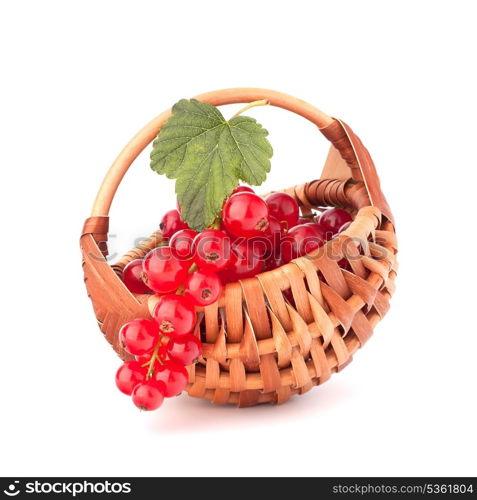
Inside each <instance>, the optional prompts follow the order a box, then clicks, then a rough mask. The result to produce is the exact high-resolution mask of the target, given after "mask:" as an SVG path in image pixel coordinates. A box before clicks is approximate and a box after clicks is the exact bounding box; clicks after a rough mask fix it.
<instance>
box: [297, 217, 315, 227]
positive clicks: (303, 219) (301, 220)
mask: <svg viewBox="0 0 477 500" xmlns="http://www.w3.org/2000/svg"><path fill="white" fill-rule="evenodd" d="M310 222H313V220H312V219H309V218H308V217H298V221H297V223H296V224H295V226H301V225H302V224H309V223H310Z"/></svg>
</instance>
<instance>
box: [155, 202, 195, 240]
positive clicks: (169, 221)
mask: <svg viewBox="0 0 477 500" xmlns="http://www.w3.org/2000/svg"><path fill="white" fill-rule="evenodd" d="M188 227H189V226H188V225H187V224H186V223H185V222H184V221H183V220H182V219H181V214H180V213H179V211H178V210H175V209H174V210H169V212H166V213H165V214H164V217H162V220H161V223H160V224H159V229H160V230H161V233H162V236H164V238H170V237H171V236H172V235H173V234H174V233H176V232H177V231H179V230H181V229H187V228H188Z"/></svg>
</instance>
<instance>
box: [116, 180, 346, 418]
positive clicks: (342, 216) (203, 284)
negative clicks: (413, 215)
mask: <svg viewBox="0 0 477 500" xmlns="http://www.w3.org/2000/svg"><path fill="white" fill-rule="evenodd" d="M351 220H352V218H351V216H350V214H349V213H348V212H346V211H344V210H341V209H338V208H332V209H329V210H326V211H325V212H323V213H322V214H321V215H320V216H319V217H315V216H314V215H313V214H311V215H309V216H306V217H305V216H300V211H299V207H298V203H297V202H296V200H295V199H294V198H293V197H292V196H290V195H288V194H285V193H273V194H271V195H269V196H268V197H267V198H266V199H263V198H261V197H260V196H258V195H256V194H255V192H254V191H253V190H252V189H251V188H249V187H246V186H240V187H238V188H237V189H235V191H234V192H233V193H232V195H231V196H230V197H229V198H228V199H227V200H226V201H225V203H224V205H223V209H222V213H221V218H220V221H218V222H217V224H216V225H215V228H208V229H205V230H204V231H201V232H199V233H197V232H196V231H193V230H192V229H190V228H189V227H188V225H187V224H186V223H185V222H184V221H183V220H182V219H181V214H180V206H178V207H177V210H171V211H169V212H167V213H166V214H165V215H164V217H163V218H162V221H161V224H160V230H161V232H162V235H163V237H164V241H166V242H167V243H168V244H167V246H159V247H157V248H154V249H153V250H151V251H150V252H149V253H148V254H147V255H146V256H145V257H144V259H137V260H134V261H132V262H130V263H129V264H128V265H127V266H126V267H125V268H124V271H123V282H124V284H125V285H126V286H127V287H128V289H129V290H130V291H131V292H133V293H139V294H143V293H155V294H157V295H159V296H160V300H159V302H158V303H157V305H156V307H155V308H154V310H153V313H152V317H153V319H152V320H148V319H135V320H133V321H130V322H129V323H126V324H125V325H124V326H123V327H122V328H121V331H120V340H121V342H122V343H123V345H124V348H125V349H126V351H127V352H129V353H130V354H132V355H134V356H135V357H136V360H135V361H127V362H126V363H124V364H123V365H122V366H121V368H120V369H119V370H118V372H117V375H116V383H117V386H118V388H119V389H120V390H121V391H122V392H123V393H125V394H128V395H131V396H132V399H133V402H134V403H135V404H136V406H138V407H139V408H141V409H145V410H153V409H156V408H158V407H159V406H160V405H161V404H162V401H163V398H164V397H172V396H175V395H177V394H179V393H180V392H181V391H183V390H184V389H185V387H186V384H187V371H186V369H185V368H184V367H185V366H186V365H189V364H191V363H193V362H194V361H195V360H196V359H197V358H198V356H199V355H200V354H201V343H200V341H199V340H198V338H197V337H195V336H194V335H192V332H193V330H194V327H195V325H196V311H195V307H196V306H207V305H210V304H212V303H214V302H215V301H216V300H218V298H219V296H220V294H221V292H222V287H223V284H225V283H229V282H234V281H238V280H241V279H245V278H250V277H252V276H255V275H256V274H258V273H260V272H262V271H264V270H271V269H275V268H276V267H279V266H281V265H283V264H286V263H288V262H290V261H291V260H292V259H295V258H297V257H300V256H303V255H305V254H308V253H310V252H312V251H314V250H316V249H317V248H319V247H321V246H322V245H323V244H324V243H325V242H326V241H327V240H329V239H331V238H332V237H333V236H334V235H335V234H337V233H339V232H340V231H341V230H343V229H345V228H346V227H347V225H349V224H350V223H351ZM219 228H220V229H219ZM340 265H342V266H345V265H347V262H346V261H343V262H340Z"/></svg>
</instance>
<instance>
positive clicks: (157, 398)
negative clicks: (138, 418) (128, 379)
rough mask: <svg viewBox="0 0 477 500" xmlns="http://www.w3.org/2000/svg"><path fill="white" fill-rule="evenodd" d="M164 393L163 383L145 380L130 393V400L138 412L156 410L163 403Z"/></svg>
mask: <svg viewBox="0 0 477 500" xmlns="http://www.w3.org/2000/svg"><path fill="white" fill-rule="evenodd" d="M165 392H166V389H165V386H164V383H159V382H157V381H156V380H146V381H145V382H141V383H139V384H138V385H136V387H135V388H134V390H133V392H132V400H133V403H134V404H135V405H136V406H137V407H138V408H139V409H140V410H148V411H149V410H157V409H158V408H159V407H160V406H161V405H162V402H163V401H164V395H165Z"/></svg>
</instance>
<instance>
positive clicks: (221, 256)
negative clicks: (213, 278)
mask: <svg viewBox="0 0 477 500" xmlns="http://www.w3.org/2000/svg"><path fill="white" fill-rule="evenodd" d="M193 249H194V261H195V263H196V264H197V265H198V266H199V268H201V269H202V268H203V269H209V270H210V271H220V270H221V269H224V268H225V266H226V265H227V262H228V260H229V257H230V238H229V236H228V234H227V233H224V232H223V231H219V230H218V229H206V230H205V231H202V232H201V233H199V234H198V235H197V236H196V237H195V238H194V245H193Z"/></svg>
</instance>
